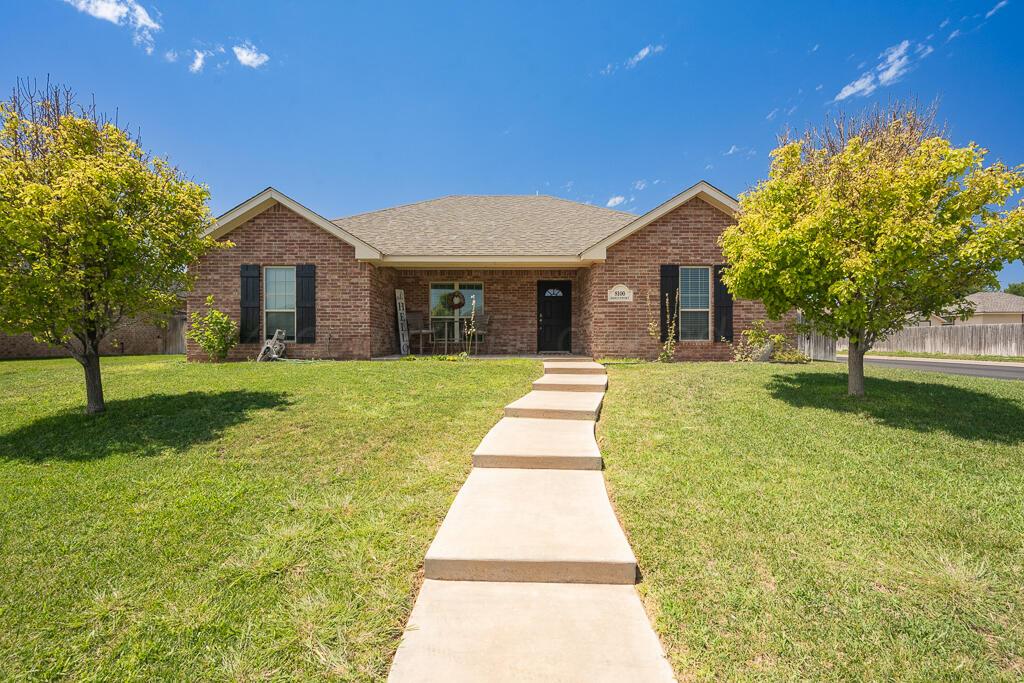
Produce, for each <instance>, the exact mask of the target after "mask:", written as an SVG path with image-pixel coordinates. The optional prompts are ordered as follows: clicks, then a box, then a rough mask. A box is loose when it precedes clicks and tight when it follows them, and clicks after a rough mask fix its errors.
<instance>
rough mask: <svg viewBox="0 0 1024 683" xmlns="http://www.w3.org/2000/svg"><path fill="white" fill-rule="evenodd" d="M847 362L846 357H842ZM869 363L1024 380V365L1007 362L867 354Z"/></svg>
mask: <svg viewBox="0 0 1024 683" xmlns="http://www.w3.org/2000/svg"><path fill="white" fill-rule="evenodd" d="M842 360H843V361H844V362H845V360H846V359H845V358H844V359H842ZM864 362H865V363H867V364H868V365H878V366H886V367H890V368H905V369H907V370H922V371H924V372H945V373H947V374H952V375H971V376H972V377H993V378H995V379H1019V380H1024V367H1021V366H1019V365H1008V364H1005V363H957V362H955V361H934V360H930V359H928V358H898V359H897V358H872V357H871V356H865V357H864Z"/></svg>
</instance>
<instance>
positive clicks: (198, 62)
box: [188, 50, 209, 74]
mask: <svg viewBox="0 0 1024 683" xmlns="http://www.w3.org/2000/svg"><path fill="white" fill-rule="evenodd" d="M192 52H193V54H194V55H195V57H193V58H192V63H191V64H189V65H188V70H189V71H191V72H192V73H194V74H197V73H199V72H200V71H202V70H203V65H205V64H206V55H207V54H209V53H208V52H204V51H202V50H193V51H192Z"/></svg>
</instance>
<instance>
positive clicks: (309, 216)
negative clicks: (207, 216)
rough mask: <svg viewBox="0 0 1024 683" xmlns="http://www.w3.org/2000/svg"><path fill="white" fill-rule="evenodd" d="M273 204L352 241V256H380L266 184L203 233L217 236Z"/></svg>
mask: <svg viewBox="0 0 1024 683" xmlns="http://www.w3.org/2000/svg"><path fill="white" fill-rule="evenodd" d="M274 204H281V205H282V206H284V207H285V208H287V209H289V210H290V211H293V212H295V213H297V214H298V215H300V216H302V217H303V218H305V219H306V220H308V221H309V222H310V223H312V224H313V225H315V226H317V227H318V228H320V229H322V230H324V231H326V232H329V233H331V234H332V235H334V236H335V237H337V238H338V239H340V240H342V241H343V242H346V243H348V244H350V245H352V247H353V248H354V249H355V252H356V254H355V256H356V258H357V259H360V260H369V259H379V258H380V257H381V252H380V250H379V249H376V248H374V247H373V246H371V245H369V244H367V243H366V242H364V241H362V240H361V239H359V238H358V237H356V236H355V235H353V234H352V233H350V232H347V231H345V230H342V229H341V228H339V227H338V226H337V225H335V224H334V223H331V222H330V221H329V220H327V219H326V218H324V217H323V216H321V215H320V214H318V213H316V212H315V211H312V210H310V209H308V208H306V207H305V206H303V205H302V204H299V203H298V202H297V201H295V200H294V199H292V198H291V197H289V196H288V195H286V194H284V193H283V192H280V191H278V190H275V189H274V188H272V187H268V188H267V189H265V190H263V191H262V192H260V193H259V194H257V195H254V196H253V197H250V198H249V199H247V200H246V201H244V202H242V203H241V204H239V205H238V206H236V207H235V208H233V209H231V210H230V211H228V212H227V213H225V214H223V215H222V216H221V217H220V218H218V219H217V220H216V222H215V223H214V224H213V226H212V227H211V228H210V229H209V230H207V231H206V235H207V236H208V237H213V238H214V239H219V238H221V237H223V236H225V235H227V234H228V233H230V232H231V231H232V230H234V229H235V228H237V227H238V226H240V225H242V224H243V223H245V222H246V221H247V220H249V219H250V218H252V217H254V216H257V215H259V214H261V213H263V212H264V211H266V210H267V209H269V208H270V207H271V206H273V205H274Z"/></svg>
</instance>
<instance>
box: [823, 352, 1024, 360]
mask: <svg viewBox="0 0 1024 683" xmlns="http://www.w3.org/2000/svg"><path fill="white" fill-rule="evenodd" d="M839 353H840V354H841V356H842V358H843V359H845V358H846V352H845V351H840V352H839ZM866 355H867V356H894V357H897V358H946V359H949V360H981V361H987V362H995V363H999V362H1002V363H1006V362H1013V363H1024V356H984V355H977V354H970V353H925V352H924V351H868V352H867V354H866Z"/></svg>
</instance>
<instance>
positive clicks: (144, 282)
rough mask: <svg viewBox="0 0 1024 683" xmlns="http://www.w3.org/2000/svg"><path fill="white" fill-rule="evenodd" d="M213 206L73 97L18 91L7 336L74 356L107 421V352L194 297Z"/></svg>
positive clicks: (4, 127)
mask: <svg viewBox="0 0 1024 683" xmlns="http://www.w3.org/2000/svg"><path fill="white" fill-rule="evenodd" d="M208 198H209V193H208V191H207V189H206V188H205V187H203V186H200V185H197V184H196V183H193V182H191V181H189V180H187V179H186V178H184V177H183V175H182V174H181V172H180V171H178V169H176V168H174V167H173V166H171V165H170V164H169V163H168V162H167V161H166V160H164V159H161V158H158V157H151V156H150V155H148V154H147V153H146V152H144V151H143V150H142V148H141V147H140V145H139V141H138V140H137V139H136V138H133V137H132V136H130V135H129V134H128V133H127V132H126V131H125V130H124V129H123V128H121V127H119V126H118V125H117V124H116V122H113V121H111V120H109V119H107V118H106V117H103V116H100V115H97V114H96V109H95V107H94V106H92V107H87V108H83V107H78V106H77V105H76V104H75V101H74V96H73V93H72V92H71V91H70V90H68V89H66V88H61V87H55V86H51V85H50V84H49V83H47V85H46V86H45V87H44V88H41V89H40V88H37V87H36V86H34V85H32V86H30V85H29V84H27V83H23V82H19V83H18V85H17V86H16V87H15V88H14V91H13V92H12V95H11V97H10V99H9V100H7V101H4V102H2V103H0V330H3V331H4V332H7V333H10V334H21V333H29V334H31V335H32V336H33V337H34V338H35V339H36V340H37V341H40V342H45V343H47V344H51V345H55V346H64V347H66V348H67V349H68V350H69V351H70V353H71V355H72V356H73V357H74V358H75V359H76V360H77V361H78V362H79V363H81V364H82V367H83V368H84V370H85V386H86V396H87V407H86V412H89V413H99V412H102V411H103V410H104V403H103V383H102V379H101V375H100V356H99V353H100V343H101V342H102V341H103V340H104V338H106V337H107V336H108V335H109V334H110V333H111V332H112V331H114V330H116V329H117V328H118V326H119V325H122V324H124V323H126V322H128V321H130V320H132V319H139V318H147V317H156V316H160V315H161V314H165V313H167V312H169V311H170V310H171V309H172V308H173V307H174V306H175V304H176V302H177V300H178V296H179V294H180V293H182V292H184V291H185V290H186V289H187V288H188V287H189V286H190V285H191V278H190V276H189V273H188V270H187V266H188V265H189V264H191V263H193V262H195V260H196V259H197V258H199V256H200V255H202V254H203V253H204V252H206V251H207V250H208V249H211V248H214V246H215V244H216V243H215V242H214V241H213V240H212V239H209V238H207V237H204V233H205V231H206V230H207V228H208V227H209V226H210V225H211V217H210V212H209V208H208V207H207V204H206V202H207V199H208Z"/></svg>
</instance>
